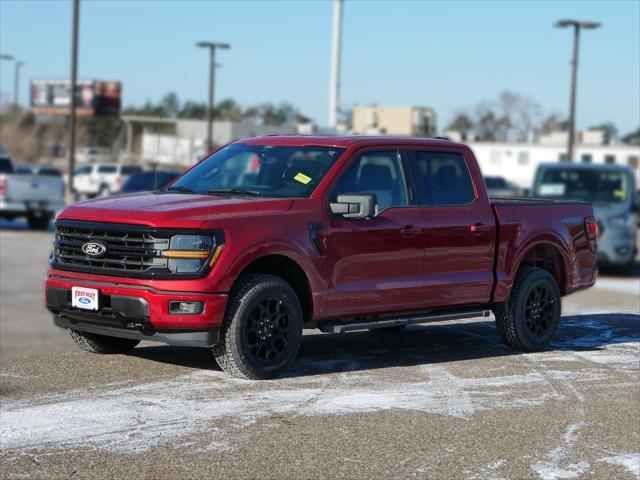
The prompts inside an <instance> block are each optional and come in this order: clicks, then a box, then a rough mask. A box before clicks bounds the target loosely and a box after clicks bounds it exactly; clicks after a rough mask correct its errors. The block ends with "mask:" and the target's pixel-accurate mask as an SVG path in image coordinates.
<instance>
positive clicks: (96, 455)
mask: <svg viewBox="0 0 640 480" xmlns="http://www.w3.org/2000/svg"><path fill="white" fill-rule="evenodd" d="M50 248H51V234H50V233H46V232H27V231H23V230H20V229H19V228H15V229H5V230H2V231H0V254H1V257H0V265H1V268H0V472H1V476H2V478H8V479H30V478H73V479H76V478H100V479H102V478H126V479H128V478H142V479H147V478H158V479H164V478H167V479H168V478H184V479H191V478H267V479H269V478H336V477H346V478H387V477H388V478H443V479H444V478H446V479H449V478H462V479H498V478H503V479H504V478H509V479H521V478H540V479H562V478H630V479H633V478H640V414H639V412H640V277H638V276H635V277H631V278H624V277H615V276H602V277H601V278H600V280H599V281H598V284H597V285H596V287H594V288H592V289H590V290H587V291H584V292H580V293H576V294H574V295H570V296H568V297H566V298H565V299H564V303H563V323H562V325H561V327H560V329H559V331H558V334H557V337H556V339H555V341H554V342H553V344H552V345H551V347H549V348H548V349H546V350H545V351H543V352H540V353H533V354H516V353H514V352H511V351H509V350H508V349H507V348H506V347H505V346H504V345H503V343H502V341H501V340H500V338H499V337H498V335H497V333H496V330H495V327H494V324H493V322H492V321H488V320H487V319H471V320H465V321H456V322H446V323H439V324H431V325H428V326H412V327H409V328H407V329H406V330H405V331H403V332H401V333H398V334H394V335H383V334H374V333H368V332H362V333H348V334H343V335H329V334H321V333H315V332H309V333H308V334H305V336H304V337H303V344H302V348H301V352H300V355H299V357H298V359H297V360H296V362H295V364H294V365H293V368H291V369H290V370H289V371H288V372H287V374H286V375H285V376H284V377H282V378H280V379H277V380H274V381H266V382H253V381H242V380H237V379H233V378H230V377H228V376H227V375H226V374H224V373H223V372H221V371H220V369H219V368H218V367H217V365H216V364H215V362H214V360H213V357H212V356H211V354H210V352H208V351H207V350H202V349H190V348H177V347H169V346H162V345H159V344H153V343H142V344H141V345H140V346H139V347H137V348H136V349H135V350H134V351H133V352H132V353H131V354H130V355H110V356H100V355H92V354H88V353H84V352H80V351H78V350H77V349H76V348H75V347H74V345H73V344H72V342H71V339H69V338H68V337H67V335H66V333H65V332H64V331H62V330H60V329H57V328H56V327H54V326H53V323H52V321H51V318H50V315H49V314H48V313H47V312H46V311H45V309H44V307H43V306H42V281H43V279H44V275H45V270H46V263H47V258H48V256H49V251H50Z"/></svg>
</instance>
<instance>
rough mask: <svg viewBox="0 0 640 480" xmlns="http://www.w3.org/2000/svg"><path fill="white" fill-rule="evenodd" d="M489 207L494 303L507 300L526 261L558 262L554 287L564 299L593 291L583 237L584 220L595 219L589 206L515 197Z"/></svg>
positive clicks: (591, 256) (591, 257)
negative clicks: (493, 252)
mask: <svg viewBox="0 0 640 480" xmlns="http://www.w3.org/2000/svg"><path fill="white" fill-rule="evenodd" d="M490 202H491V206H492V208H493V211H494V214H495V217H496V230H497V239H496V256H495V274H496V288H495V292H494V300H495V301H503V300H504V299H505V298H506V296H507V292H508V291H509V290H510V289H511V285H512V283H513V280H514V279H515V275H516V271H517V268H518V266H519V265H520V264H521V262H522V260H523V257H524V256H526V255H531V258H532V259H535V261H539V262H544V261H548V260H549V258H550V257H551V256H556V257H560V258H561V260H562V262H563V264H564V272H566V274H565V275H564V278H562V279H558V280H559V282H558V283H559V285H560V288H561V291H562V292H563V294H568V293H571V292H573V291H576V290H580V289H582V288H586V287H589V286H591V285H593V283H594V281H595V272H594V267H593V265H594V264H595V255H596V253H595V248H594V247H593V246H592V243H591V242H590V241H589V239H588V238H587V234H586V231H585V220H586V218H588V217H593V215H594V213H593V206H592V205H591V204H589V203H586V202H579V201H559V200H552V199H538V198H518V197H505V198H503V197H493V198H491V199H490ZM532 252H533V253H532Z"/></svg>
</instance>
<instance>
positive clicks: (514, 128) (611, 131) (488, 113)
mask: <svg viewBox="0 0 640 480" xmlns="http://www.w3.org/2000/svg"><path fill="white" fill-rule="evenodd" d="M568 129H569V122H568V120H567V119H565V118H564V117H563V116H562V115H560V114H559V113H548V114H546V115H545V114H544V113H543V109H542V106H541V105H540V103H539V102H538V101H537V100H535V99H534V98H531V97H526V96H522V95H520V94H517V93H514V92H511V91H508V90H505V91H503V92H502V93H500V94H499V95H498V97H497V98H496V99H494V100H490V101H483V102H480V103H478V104H477V105H475V106H474V107H473V108H471V109H468V110H464V111H461V112H458V113H457V114H456V115H455V117H454V118H453V120H452V121H451V123H450V124H449V125H448V126H447V128H446V129H445V130H455V131H457V132H459V133H460V134H461V136H462V138H463V139H464V140H473V139H475V140H479V141H494V142H495V141H497V142H526V141H528V140H531V139H532V137H533V136H534V135H536V134H542V135H545V134H549V133H553V132H564V131H567V130H568ZM588 130H603V131H604V132H605V142H607V143H609V142H611V141H612V140H614V139H615V138H617V137H618V129H617V128H616V126H615V125H614V124H613V122H604V123H602V124H599V125H593V126H591V127H589V128H588ZM621 140H622V141H623V142H624V143H628V144H631V145H638V144H640V128H638V129H636V130H635V131H633V132H630V133H628V134H627V135H624V136H623V137H622V138H621Z"/></svg>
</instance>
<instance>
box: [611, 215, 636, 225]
mask: <svg viewBox="0 0 640 480" xmlns="http://www.w3.org/2000/svg"><path fill="white" fill-rule="evenodd" d="M629 218H631V217H630V216H629V215H628V214H626V213H623V214H622V215H616V216H615V217H611V218H610V219H609V221H608V223H609V225H610V226H611V228H623V227H626V226H627V222H628V221H629Z"/></svg>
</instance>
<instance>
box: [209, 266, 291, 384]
mask: <svg viewBox="0 0 640 480" xmlns="http://www.w3.org/2000/svg"><path fill="white" fill-rule="evenodd" d="M302 324H303V319H302V307H301V306H300V301H299V299H298V297H297V296H296V294H295V292H294V291H293V289H292V288H291V286H290V285H289V284H288V283H287V282H285V281H284V280H282V279H281V278H279V277H276V276H273V275H263V274H249V275H243V276H242V277H240V278H239V279H238V281H237V282H236V285H234V287H233V289H232V291H231V293H230V295H229V304H228V306H227V312H226V315H225V321H224V325H223V327H222V329H221V332H220V340H219V343H218V344H217V345H216V346H214V347H213V349H212V350H213V355H214V357H215V359H216V362H217V363H218V365H219V366H220V368H222V369H223V370H224V371H225V372H227V373H228V374H230V375H233V376H234V377H238V378H245V379H252V380H262V379H267V378H274V377H276V376H277V375H279V374H280V372H282V371H283V370H284V369H285V368H286V367H287V366H288V365H289V364H290V363H291V362H292V361H293V359H294V358H295V356H296V354H297V353H298V349H299V348H300V343H301V341H302Z"/></svg>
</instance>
